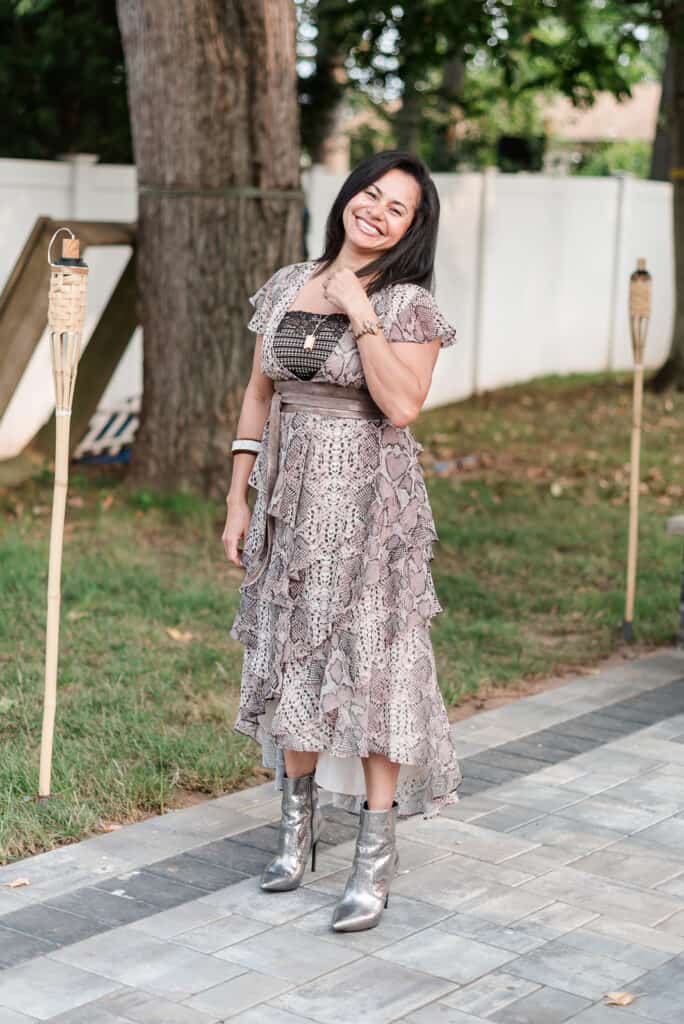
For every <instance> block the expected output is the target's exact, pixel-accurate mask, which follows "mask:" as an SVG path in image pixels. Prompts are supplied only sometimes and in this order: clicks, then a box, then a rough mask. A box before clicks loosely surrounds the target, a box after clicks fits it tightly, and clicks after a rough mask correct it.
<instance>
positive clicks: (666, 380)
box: [648, 24, 684, 391]
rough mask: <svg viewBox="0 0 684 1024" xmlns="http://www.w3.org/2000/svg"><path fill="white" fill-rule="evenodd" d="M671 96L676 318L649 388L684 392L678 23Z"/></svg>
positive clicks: (682, 51) (682, 108)
mask: <svg viewBox="0 0 684 1024" xmlns="http://www.w3.org/2000/svg"><path fill="white" fill-rule="evenodd" d="M669 50H670V56H671V61H672V94H671V97H670V103H669V107H668V117H667V126H668V134H669V138H670V152H671V169H670V174H671V177H672V199H673V217H674V249H675V318H674V327H673V331H672V341H671V345H670V353H669V355H668V357H667V359H666V360H665V362H664V363H663V365H662V366H661V367H660V369H659V370H658V372H657V373H656V374H655V375H654V376H653V377H652V378H651V380H650V381H649V385H648V386H649V388H650V389H651V390H654V391H663V390H665V388H667V387H671V386H674V387H676V388H677V390H678V391H684V42H683V41H682V37H681V33H680V31H679V26H678V24H675V25H674V26H673V27H672V30H671V32H670V46H669Z"/></svg>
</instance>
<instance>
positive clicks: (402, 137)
mask: <svg viewBox="0 0 684 1024" xmlns="http://www.w3.org/2000/svg"><path fill="white" fill-rule="evenodd" d="M422 118H423V97H422V95H421V93H420V92H419V91H418V90H417V89H416V86H415V81H414V79H413V78H412V76H410V75H408V74H407V75H406V76H405V77H404V93H403V96H402V101H401V107H400V108H399V110H398V111H397V113H396V117H395V122H394V123H395V130H396V135H397V149H405V150H408V152H409V153H418V150H419V148H420V125H421V121H422Z"/></svg>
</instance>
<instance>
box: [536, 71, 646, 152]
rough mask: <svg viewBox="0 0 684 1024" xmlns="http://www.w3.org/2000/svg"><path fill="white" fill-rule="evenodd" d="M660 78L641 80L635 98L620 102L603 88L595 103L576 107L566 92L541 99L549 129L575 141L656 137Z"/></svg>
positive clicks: (556, 134)
mask: <svg viewBox="0 0 684 1024" xmlns="http://www.w3.org/2000/svg"><path fill="white" fill-rule="evenodd" d="M659 104H660V82H639V83H638V84H637V85H635V86H633V87H632V98H631V99H627V100H623V101H622V102H620V101H619V100H617V99H616V98H615V97H614V96H613V95H612V93H608V92H601V93H598V94H597V96H596V101H595V103H594V105H593V107H588V108H587V109H581V108H577V107H573V105H572V103H571V102H570V100H569V99H567V97H565V96H557V97H556V98H555V99H551V100H546V101H540V111H541V114H542V117H543V118H544V122H545V127H546V131H547V132H548V134H550V135H555V136H557V137H559V138H561V139H567V140H571V141H575V142H600V141H612V140H617V139H642V140H644V141H646V142H652V141H653V139H654V138H655V131H656V120H657V117H658V106H659Z"/></svg>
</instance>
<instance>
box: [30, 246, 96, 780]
mask: <svg viewBox="0 0 684 1024" xmlns="http://www.w3.org/2000/svg"><path fill="white" fill-rule="evenodd" d="M61 231H66V232H68V233H69V235H70V236H71V237H70V238H64V239H62V257H61V259H59V260H57V261H56V262H53V261H52V259H51V256H50V253H51V249H52V243H53V242H54V240H55V238H56V237H57V235H58V234H59V233H60V232H61ZM79 253H80V244H79V241H78V239H77V238H76V237H75V236H74V233H73V232H72V231H71V230H70V229H69V228H58V230H57V231H55V233H54V235H53V236H52V238H51V239H50V244H49V246H48V263H49V264H50V266H51V268H52V272H51V274H50V293H49V300H48V329H49V332H50V355H51V358H52V374H53V379H54V385H55V484H54V492H53V497H52V524H51V529H50V566H49V571H48V589H47V632H46V642H45V696H44V702H43V734H42V740H41V747H40V778H39V787H38V798H39V799H41V798H47V797H49V796H50V795H51V794H50V774H51V768H52V738H53V733H54V726H55V708H56V704H57V660H58V653H59V611H60V580H61V575H62V544H63V541H64V513H65V510H66V496H67V487H68V482H69V426H70V422H71V407H72V404H73V398H74V385H75V383H76V371H77V369H78V359H79V355H80V350H81V332H82V330H83V319H84V316H85V306H86V291H87V287H88V266H87V264H86V263H84V262H83V260H82V259H80V255H79Z"/></svg>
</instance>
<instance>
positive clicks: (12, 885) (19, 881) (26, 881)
mask: <svg viewBox="0 0 684 1024" xmlns="http://www.w3.org/2000/svg"><path fill="white" fill-rule="evenodd" d="M2 884H3V885H6V886H7V888H8V889H18V888H19V886H20V885H30V884H31V879H30V878H14V879H13V880H12V881H11V882H3V883H2Z"/></svg>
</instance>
